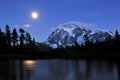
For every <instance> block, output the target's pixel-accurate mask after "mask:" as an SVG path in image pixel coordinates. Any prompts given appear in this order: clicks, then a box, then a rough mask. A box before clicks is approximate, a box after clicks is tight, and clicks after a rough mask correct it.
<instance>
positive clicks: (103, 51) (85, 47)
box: [52, 30, 120, 58]
mask: <svg viewBox="0 0 120 80" xmlns="http://www.w3.org/2000/svg"><path fill="white" fill-rule="evenodd" d="M84 40H85V44H82V45H79V44H78V43H77V42H75V43H74V45H73V46H66V47H65V48H64V47H62V46H60V47H59V48H57V49H54V51H53V52H52V53H57V54H56V57H58V58H60V57H62V58H64V57H69V58H70V57H71V58H72V57H73V58H74V57H77V58H79V57H82V56H84V57H85V56H86V57H87V56H88V57H94V58H95V56H96V57H98V56H99V57H112V56H120V34H119V32H118V30H116V31H115V36H114V38H112V37H111V36H108V37H106V40H105V41H102V42H101V41H96V42H93V41H90V40H89V37H88V34H87V33H86V35H84Z"/></svg>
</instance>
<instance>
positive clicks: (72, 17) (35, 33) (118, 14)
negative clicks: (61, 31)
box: [0, 0, 120, 42]
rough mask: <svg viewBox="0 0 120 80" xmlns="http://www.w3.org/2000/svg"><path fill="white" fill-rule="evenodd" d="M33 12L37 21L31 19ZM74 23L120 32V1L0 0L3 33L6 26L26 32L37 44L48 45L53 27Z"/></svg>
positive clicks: (0, 26) (0, 25) (0, 22)
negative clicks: (43, 43) (35, 13)
mask: <svg viewBox="0 0 120 80" xmlns="http://www.w3.org/2000/svg"><path fill="white" fill-rule="evenodd" d="M33 11H36V12H37V13H38V14H39V16H38V18H37V19H33V18H32V17H31V13H32V12H33ZM72 21H77V22H81V23H86V24H93V25H96V29H103V30H110V31H113V32H114V31H115V30H116V29H118V30H119V31H120V0H0V28H1V29H2V31H5V26H6V25H7V24H8V25H9V26H10V29H11V30H12V29H13V28H16V29H17V30H19V28H23V29H24V30H25V31H28V32H29V33H30V34H31V36H32V37H34V38H35V39H36V41H37V42H42V41H45V40H46V39H47V38H48V36H49V35H50V34H51V32H52V29H53V28H54V27H57V26H58V25H59V24H63V23H66V22H72ZM91 29H92V27H91Z"/></svg>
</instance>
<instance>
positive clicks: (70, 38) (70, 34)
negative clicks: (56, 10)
mask: <svg viewBox="0 0 120 80" xmlns="http://www.w3.org/2000/svg"><path fill="white" fill-rule="evenodd" d="M86 34H87V36H88V39H89V40H90V41H92V42H94V43H95V42H96V41H104V40H106V38H107V37H111V38H113V37H114V34H113V33H112V32H109V31H102V30H95V31H92V30H90V29H85V28H84V27H83V26H81V25H79V23H78V22H77V23H75V22H70V23H64V24H61V25H59V26H58V27H57V28H56V29H55V30H54V31H53V32H52V33H51V34H50V36H49V37H48V39H47V40H46V41H45V43H46V44H48V45H49V46H51V47H53V48H57V47H58V46H63V47H65V46H72V45H74V44H75V43H76V42H77V43H78V44H79V45H81V44H85V35H86Z"/></svg>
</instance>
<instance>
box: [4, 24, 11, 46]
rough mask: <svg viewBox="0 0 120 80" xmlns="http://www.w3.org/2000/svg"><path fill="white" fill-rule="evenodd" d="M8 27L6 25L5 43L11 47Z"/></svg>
mask: <svg viewBox="0 0 120 80" xmlns="http://www.w3.org/2000/svg"><path fill="white" fill-rule="evenodd" d="M9 28H10V27H9V26H8V25H6V29H5V30H6V42H7V44H8V45H9V46H10V45H11V36H10V29H9Z"/></svg>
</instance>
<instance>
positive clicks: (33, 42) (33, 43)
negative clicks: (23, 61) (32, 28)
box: [32, 38, 35, 46]
mask: <svg viewBox="0 0 120 80" xmlns="http://www.w3.org/2000/svg"><path fill="white" fill-rule="evenodd" d="M32 46H35V39H34V38H33V40H32Z"/></svg>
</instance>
